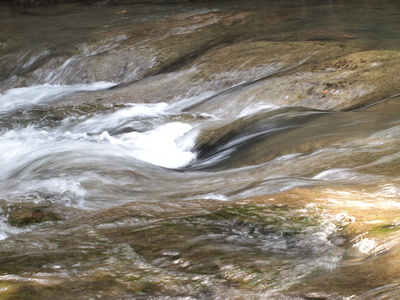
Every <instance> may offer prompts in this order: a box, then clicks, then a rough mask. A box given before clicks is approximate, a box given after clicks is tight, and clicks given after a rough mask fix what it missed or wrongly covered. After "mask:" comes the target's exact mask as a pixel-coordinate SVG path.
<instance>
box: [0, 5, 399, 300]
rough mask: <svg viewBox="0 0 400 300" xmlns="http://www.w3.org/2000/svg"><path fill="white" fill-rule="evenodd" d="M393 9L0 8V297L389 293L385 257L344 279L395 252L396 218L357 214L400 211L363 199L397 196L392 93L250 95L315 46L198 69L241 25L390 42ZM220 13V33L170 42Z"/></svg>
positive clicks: (393, 281) (268, 37) (383, 201)
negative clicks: (342, 97)
mask: <svg viewBox="0 0 400 300" xmlns="http://www.w3.org/2000/svg"><path fill="white" fill-rule="evenodd" d="M255 12H257V13H259V12H262V13H264V12H265V13H266V15H270V16H271V19H269V20H268V19H267V18H266V17H262V18H260V19H257V22H259V23H257V22H254V23H255V25H254V24H253V23H249V24H251V26H249V28H246V27H244V28H242V29H241V30H243V32H244V33H243V35H240V36H239V37H237V36H235V35H234V33H230V32H229V29H226V28H225V27H223V26H225V24H224V23H223V22H222V21H221V24H222V25H218V24H219V23H218V22H220V19H219V18H222V17H224V16H225V15H228V16H229V18H235V17H232V15H233V16H235V15H236V16H237V15H241V14H242V15H243V16H246V14H251V13H255ZM229 14H232V15H229ZM399 14H400V5H399V4H398V3H397V2H396V1H381V2H379V1H372V0H371V1H328V0H326V1H289V0H288V1H279V3H277V1H245V2H241V1H233V2H210V3H196V4H188V3H186V4H173V3H168V4H154V3H153V4H130V5H108V4H105V3H101V4H98V5H81V4H65V5H57V6H48V7H17V8H3V7H2V8H1V11H0V253H1V259H0V260H1V264H0V298H2V297H4V299H39V298H40V299H71V298H72V297H74V298H76V297H77V298H79V299H244V298H246V299H397V297H399V294H400V292H398V290H399V289H398V282H400V281H399V280H400V278H399V277H398V276H397V277H395V276H394V275H393V276H392V275H390V274H392V273H390V272H389V271H387V272H389V273H390V274H389V275H387V276H386V277H385V276H382V278H380V279H376V278H375V279H373V278H372V279H371V278H369V279H368V280H369V281H367V283H366V282H365V281H364V282H363V281H362V280H361V279H360V282H357V281H356V280H355V281H354V282H351V284H350V283H349V284H347V285H346V284H344V283H341V282H340V278H344V279H343V281H346V278H347V277H349V276H351V274H352V272H355V273H357V274H358V273H359V272H363V271H365V270H370V269H371V268H372V269H374V268H376V265H379V264H380V263H379V261H378V262H377V263H376V265H375V264H374V263H375V262H376V261H373V259H374V258H375V257H377V256H379V255H382V253H387V252H390V253H392V254H390V255H392V256H390V259H393V260H394V261H397V260H398V257H397V256H394V258H393V255H394V254H393V253H397V252H396V251H397V250H393V249H397V248H396V247H397V246H396V245H397V243H396V240H397V236H394V237H392V236H391V237H390V238H386V237H384V238H381V237H379V236H378V237H376V236H373V234H378V233H377V231H376V230H377V229H376V228H375V227H374V229H368V230H367V229H365V228H366V227H363V226H364V225H363V226H360V228H356V229H354V231H352V229H351V228H352V227H351V226H350V227H346V226H348V224H350V223H351V222H353V221H354V217H353V215H352V213H353V214H354V215H355V216H357V218H359V219H362V220H364V219H365V220H366V221H365V224H377V225H376V226H378V225H379V226H381V227H379V228H380V229H382V228H383V229H382V230H385V232H386V231H389V232H390V233H391V234H392V233H393V232H395V231H396V230H397V229H398V227H399V222H400V219H398V217H396V215H394V216H392V215H390V213H386V211H385V213H386V214H385V213H382V214H379V213H378V212H376V211H375V212H373V213H372V212H370V210H368V209H374V208H377V209H378V208H379V209H382V211H383V210H384V209H386V210H387V211H389V212H390V211H392V212H393V214H394V212H396V211H397V210H398V209H399V205H400V202H399V193H400V190H399V189H400V185H399V179H400V178H399V176H398V173H396V170H398V167H397V164H398V162H399V157H400V156H399V152H398V146H399V142H400V118H399V112H400V104H398V96H397V94H396V92H395V91H394V92H393V94H392V95H391V96H389V97H387V96H385V97H381V98H379V97H378V98H376V99H375V100H374V101H373V105H371V103H368V105H365V107H362V108H358V109H351V110H350V111H335V110H324V109H315V108H307V107H302V106H298V105H280V104H277V102H274V101H272V100H273V99H269V98H268V97H266V98H263V99H262V101H258V100H257V101H253V100H252V99H253V98H252V95H253V94H252V93H253V91H254V90H255V89H256V88H258V87H259V86H260V85H262V84H265V82H266V81H267V80H275V78H278V79H277V80H279V78H280V77H279V76H281V75H280V74H284V75H282V76H286V75H287V74H289V75H290V74H292V73H290V72H292V70H297V69H296V68H301V67H302V66H303V65H305V64H306V62H307V61H309V60H311V59H312V55H313V54H312V53H311V51H310V52H309V53H307V54H306V55H305V56H304V57H303V58H297V57H295V56H296V55H297V54H296V53H293V54H291V53H290V52H287V53H282V54H279V53H278V54H277V56H278V58H276V59H275V60H274V61H273V63H270V64H269V65H268V66H267V65H265V64H262V63H260V64H258V62H257V61H256V62H255V65H256V66H255V67H252V68H247V67H246V63H247V61H252V60H254V59H255V60H257V58H252V57H246V56H245V57H244V58H243V57H240V58H238V61H237V63H238V64H242V65H239V66H238V67H237V68H236V69H234V70H233V69H232V68H226V69H224V67H223V66H224V61H220V60H218V61H216V62H214V63H211V64H215V65H221V66H222V67H221V68H222V72H219V73H218V74H216V73H206V74H203V73H201V74H202V75H198V74H199V73H196V72H197V71H198V70H199V69H201V68H202V66H203V64H204V62H205V63H207V62H209V61H211V62H212V59H213V56H212V55H213V53H214V52H212V51H214V49H217V51H218V49H221V48H223V47H225V46H226V45H228V46H229V45H236V43H238V44H239V43H250V42H254V43H258V42H259V41H273V42H279V43H288V44H290V43H297V42H302V41H303V40H305V41H307V42H314V41H317V42H318V43H327V44H323V47H328V46H326V45H328V44H329V43H333V44H335V43H352V44H351V45H352V46H351V47H353V45H354V44H356V45H357V46H354V47H356V48H357V47H358V48H357V49H362V50H375V51H381V50H382V51H398V50H400V44H399V42H398V41H399V38H400V27H399V26H398V23H399V20H398V16H399ZM242 15H241V16H242ZM209 16H211V17H209ZM221 16H222V17H221ZM257 16H258V17H259V15H257ZM241 18H242V17H241ZM243 18H245V17H243ZM199 20H200V21H199ZM210 20H211V21H210ZM229 20H230V19H229ZM260 20H261V21H260ZM224 22H225V21H224ZM234 22H238V21H237V20H236V19H234ZM213 24H217V26H222V27H223V28H224V29H223V30H222V31H221V32H223V34H224V37H223V38H221V41H219V37H218V36H217V38H212V39H210V41H209V42H206V43H205V46H202V45H201V42H199V43H198V44H196V43H194V42H193V44H190V43H186V42H182V43H180V42H179V43H178V44H177V46H173V47H171V48H168V47H167V46H166V43H168V42H169V41H170V40H169V38H171V39H174V38H180V37H181V36H183V35H187V34H191V33H193V32H196V31H197V30H199V28H203V27H207V26H214V25H213ZM213 28H214V27H213ZM213 28H211V29H210V30H211V31H212V30H221V29H220V27H215V28H216V29H213ZM227 28H229V26H228V27H227ZM226 32H228V33H226ZM204 34H208V33H204ZM226 36H228V37H226ZM225 39H227V40H225ZM222 40H223V41H222ZM165 41H167V42H165ZM127 43H131V45H132V46H124V45H126V44H127ZM171 43H175V42H171ZM189 44H190V45H189ZM148 45H150V46H149V48H147V46H148ZM329 45H330V44H329ZM345 45H347V44H345ZM349 45H350V44H349ZM124 47H125V48H124ZM163 47H166V48H165V49H167V50H165V51H166V53H167V54H163ZM184 47H187V48H188V49H189V50H188V51H189V54H188V55H183V56H182V57H181V58H178V59H176V61H174V62H173V63H171V64H170V65H166V66H161V67H159V68H158V66H159V65H160V64H161V63H159V61H161V58H160V57H161V56H166V57H169V56H171V57H174V55H175V53H174V52H172V51H176V52H177V53H178V52H179V51H180V50H176V49H179V48H182V49H183V48H184ZM196 47H199V48H201V51H198V50H199V49H197V48H196ZM318 47H320V45H319V44H318ZM341 47H342V46H341ZM343 47H345V46H343ZM346 47H350V46H346ZM119 49H124V50H123V51H120V50H119ZM171 49H172V50H171ZM193 49H194V50H193ZM323 49H325V48H323ZM190 51H192V52H196V51H198V52H196V55H192V54H191V53H192V52H190ZM323 51H325V50H323ZM124 55H125V56H124ZM228 55H229V54H228ZM285 55H287V57H291V56H292V55H293V57H295V58H293V63H292V62H291V64H292V65H288V66H286V65H285V63H286V62H285V61H283V59H282V60H280V58H279V56H282V57H283V56H285ZM121 57H122V58H121ZM285 57H286V56H285ZM225 59H226V57H225ZM242 59H243V61H242ZM285 59H286V58H285ZM291 59H292V58H291ZM165 61H167V62H168V59H166V60H165ZM196 62H197V63H196ZM241 66H243V68H241ZM246 68H247V69H246ZM212 70H213V69H212V68H211V71H210V72H213V71H212ZM289 75H287V76H289ZM196 76H199V78H198V79H195V80H192V81H191V82H192V86H188V85H187V82H186V81H185V80H186V79H185V78H196ZM201 76H203V77H204V78H206V77H207V80H204V78H200V77H201ZM213 76H214V77H213ZM180 78H183V79H182V81H179V80H180ZM210 78H211V79H210ZM174 80H176V81H174ZM271 82H272V81H271ZM340 84H341V83H340ZM340 84H339V85H340ZM288 89H290V87H288ZM366 89H367V87H366ZM322 93H327V90H324V91H323V92H322ZM288 97H289V96H288ZM208 137H211V138H208ZM201 141H205V142H204V144H202V142H201ZM339 203H340V205H339ZM377 203H379V205H378V204H377ZM357 211H358V212H359V211H365V215H368V214H370V216H369V217H364V215H360V216H359V215H357ZM371 211H372V210H371ZM363 218H364V219H363ZM382 220H383V221H382ZM363 224H364V223H363ZM382 224H383V225H382ZM365 226H367V225H365ZM371 226H372V225H371ZM374 226H375V225H374ZM385 226H386V227H385ZM349 228H350V229H349ZM368 228H369V227H368ZM363 230H365V231H363ZM374 230H375V231H374ZM367 233H368V234H370V235H366V234H367ZM395 234H396V233H395ZM380 259H382V258H380ZM390 259H388V261H389V262H386V261H385V260H384V259H382V260H383V261H384V262H386V263H388V264H391V265H392V266H393V264H394V263H393V262H391V261H390ZM396 259H397V260H396ZM363 268H364V269H363ZM376 270H377V271H376V274H379V270H378V269H376ZM341 272H342V273H341ZM393 272H394V273H393V274H395V273H396V271H395V270H394V271H393ZM332 274H333V275H332ZM376 274H375V273H373V275H371V276H378V275H376ZM353 275H354V274H353ZM346 276H347V277H346ZM318 278H320V279H318ZM338 278H339V279H338ZM388 278H390V279H388ZM318 280H320V281H318ZM322 282H326V285H323V284H322ZM349 282H350V281H349ZM378 297H381V298H378Z"/></svg>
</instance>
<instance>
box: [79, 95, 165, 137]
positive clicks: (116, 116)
mask: <svg viewBox="0 0 400 300" xmlns="http://www.w3.org/2000/svg"><path fill="white" fill-rule="evenodd" d="M167 106H168V104H167V103H164V102H162V103H156V104H128V107H126V108H123V109H120V110H117V111H115V112H113V113H109V114H101V115H97V116H94V117H92V118H90V119H88V120H86V121H84V122H82V123H80V124H78V125H76V126H75V127H74V130H75V131H80V132H82V131H86V132H99V131H103V130H104V129H105V128H118V127H119V126H121V125H122V124H124V123H126V122H129V120H134V119H139V118H150V117H157V116H160V115H163V114H164V113H165V109H166V108H167Z"/></svg>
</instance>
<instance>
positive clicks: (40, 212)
mask: <svg viewBox="0 0 400 300" xmlns="http://www.w3.org/2000/svg"><path fill="white" fill-rule="evenodd" d="M3 210H4V211H5V212H6V214H8V222H9V223H10V225H12V226H17V227H23V226H27V225H33V224H38V223H44V222H47V221H59V220H62V219H63V218H62V217H61V215H60V214H59V213H58V212H56V211H53V210H52V209H51V208H50V207H49V206H39V207H26V206H7V207H3Z"/></svg>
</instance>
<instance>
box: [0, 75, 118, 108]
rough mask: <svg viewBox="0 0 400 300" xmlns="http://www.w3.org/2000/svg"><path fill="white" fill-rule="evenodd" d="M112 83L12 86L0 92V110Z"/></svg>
mask: <svg viewBox="0 0 400 300" xmlns="http://www.w3.org/2000/svg"><path fill="white" fill-rule="evenodd" d="M114 85H115V84H114V83H111V82H95V83H91V84H76V85H51V84H42V85H34V86H30V87H21V88H13V89H10V90H8V91H6V92H5V93H4V94H0V112H1V111H3V112H8V111H12V110H15V109H19V108H24V107H29V106H34V105H38V104H42V103H51V102H53V101H56V100H57V99H59V98H61V97H63V96H65V95H69V94H72V93H74V92H79V91H95V90H102V89H107V88H110V87H112V86H114Z"/></svg>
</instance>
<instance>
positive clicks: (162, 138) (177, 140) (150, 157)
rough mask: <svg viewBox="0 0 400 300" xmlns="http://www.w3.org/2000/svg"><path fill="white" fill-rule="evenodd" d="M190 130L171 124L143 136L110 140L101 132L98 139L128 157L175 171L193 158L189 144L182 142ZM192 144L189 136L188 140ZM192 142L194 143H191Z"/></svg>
mask: <svg viewBox="0 0 400 300" xmlns="http://www.w3.org/2000/svg"><path fill="white" fill-rule="evenodd" d="M191 129H192V126H191V125H189V124H185V123H180V122H173V123H168V124H165V125H162V126H160V127H157V128H155V129H153V130H150V131H147V132H143V133H141V132H129V133H124V134H120V135H117V136H115V137H113V136H110V135H109V134H108V133H107V132H104V133H103V134H102V135H101V136H100V137H101V138H102V139H104V140H106V141H108V142H109V143H111V144H116V145H120V146H123V147H125V148H129V149H131V150H132V156H133V157H135V158H137V159H140V160H143V161H146V162H149V163H151V164H154V165H158V166H162V167H166V168H178V167H181V166H184V165H186V164H188V163H189V162H191V161H192V160H193V159H194V158H195V154H194V153H193V152H190V147H189V145H191V144H192V143H191V142H190V141H188V140H185V134H186V133H187V132H188V131H190V130H191ZM187 138H188V139H190V140H192V139H193V137H192V136H188V137H187ZM193 141H194V140H193Z"/></svg>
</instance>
